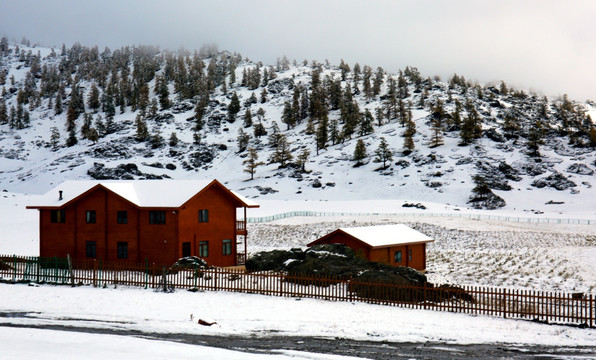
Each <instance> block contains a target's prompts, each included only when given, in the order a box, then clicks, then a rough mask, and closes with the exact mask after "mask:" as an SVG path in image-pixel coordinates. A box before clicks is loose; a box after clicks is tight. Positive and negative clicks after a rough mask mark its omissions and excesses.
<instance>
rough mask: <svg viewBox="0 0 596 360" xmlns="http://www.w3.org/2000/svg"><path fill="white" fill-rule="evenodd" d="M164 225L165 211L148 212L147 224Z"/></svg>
mask: <svg viewBox="0 0 596 360" xmlns="http://www.w3.org/2000/svg"><path fill="white" fill-rule="evenodd" d="M165 223H166V212H165V211H149V224H165Z"/></svg>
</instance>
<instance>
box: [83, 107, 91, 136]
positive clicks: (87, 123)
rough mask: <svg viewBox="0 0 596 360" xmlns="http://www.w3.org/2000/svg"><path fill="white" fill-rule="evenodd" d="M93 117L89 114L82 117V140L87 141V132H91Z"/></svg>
mask: <svg viewBox="0 0 596 360" xmlns="http://www.w3.org/2000/svg"><path fill="white" fill-rule="evenodd" d="M92 121H93V116H91V114H89V113H85V114H84V115H83V125H82V126H81V136H82V137H83V139H89V130H91V126H92Z"/></svg>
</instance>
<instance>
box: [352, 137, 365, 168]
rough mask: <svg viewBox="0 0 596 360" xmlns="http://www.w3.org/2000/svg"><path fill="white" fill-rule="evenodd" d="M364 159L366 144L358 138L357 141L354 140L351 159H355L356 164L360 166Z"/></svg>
mask: <svg viewBox="0 0 596 360" xmlns="http://www.w3.org/2000/svg"><path fill="white" fill-rule="evenodd" d="M364 159H366V145H365V144H364V141H362V139H358V141H356V147H355V148H354V156H353V160H354V161H356V166H360V165H362V160H364Z"/></svg>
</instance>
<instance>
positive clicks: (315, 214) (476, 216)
mask: <svg viewBox="0 0 596 360" xmlns="http://www.w3.org/2000/svg"><path fill="white" fill-rule="evenodd" d="M299 216H304V217H326V216H338V217H341V216H404V217H407V216H411V217H449V218H460V219H473V220H497V221H509V222H517V223H541V224H572V225H596V220H593V219H564V218H541V217H519V216H503V215H485V214H465V213H464V214H455V213H427V212H409V213H384V212H332V211H308V210H305V211H288V212H284V213H280V214H276V215H270V216H260V217H248V218H247V219H246V220H247V222H249V223H265V222H271V221H275V220H281V219H287V218H291V217H299Z"/></svg>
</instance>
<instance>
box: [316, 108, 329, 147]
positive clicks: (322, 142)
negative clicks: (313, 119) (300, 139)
mask: <svg viewBox="0 0 596 360" xmlns="http://www.w3.org/2000/svg"><path fill="white" fill-rule="evenodd" d="M328 126H329V124H328V119H327V116H325V117H323V118H322V119H321V120H319V125H318V126H317V135H316V142H317V155H318V154H319V150H320V149H325V148H326V147H327V127H328Z"/></svg>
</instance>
